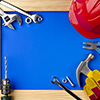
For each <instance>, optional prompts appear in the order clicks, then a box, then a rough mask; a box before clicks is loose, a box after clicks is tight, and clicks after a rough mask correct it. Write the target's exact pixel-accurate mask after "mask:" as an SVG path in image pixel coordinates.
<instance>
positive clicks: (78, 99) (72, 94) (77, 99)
mask: <svg viewBox="0 0 100 100" xmlns="http://www.w3.org/2000/svg"><path fill="white" fill-rule="evenodd" d="M58 85H59V86H60V87H61V88H62V89H64V90H65V91H66V92H67V93H69V94H70V95H71V96H73V97H74V98H75V99H76V100H82V99H81V98H79V97H78V96H77V95H76V94H74V93H73V92H71V91H70V90H69V89H68V88H66V87H65V86H64V85H63V84H61V83H59V84H58Z"/></svg>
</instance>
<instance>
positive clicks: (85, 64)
mask: <svg viewBox="0 0 100 100" xmlns="http://www.w3.org/2000/svg"><path fill="white" fill-rule="evenodd" d="M93 58H94V55H92V54H91V53H89V54H88V56H87V58H86V59H85V60H84V61H82V62H81V63H80V64H79V66H78V68H77V70H76V77H77V81H78V84H79V87H81V85H80V74H81V73H83V74H84V75H87V74H88V72H89V71H90V69H89V67H88V63H89V62H90V61H91V60H92V59H93Z"/></svg>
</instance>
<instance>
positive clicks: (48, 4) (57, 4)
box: [0, 0, 72, 11]
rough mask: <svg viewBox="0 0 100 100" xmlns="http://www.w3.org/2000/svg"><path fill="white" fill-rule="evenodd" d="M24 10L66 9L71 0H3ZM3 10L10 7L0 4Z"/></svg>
mask: <svg viewBox="0 0 100 100" xmlns="http://www.w3.org/2000/svg"><path fill="white" fill-rule="evenodd" d="M5 1H7V2H9V3H11V4H13V5H16V6H17V7H20V8H22V9H24V10H26V11H68V10H69V8H70V4H71V2H72V0H5ZM0 7H1V8H2V9H3V10H4V11H11V9H9V8H7V7H4V6H2V5H1V4H0Z"/></svg>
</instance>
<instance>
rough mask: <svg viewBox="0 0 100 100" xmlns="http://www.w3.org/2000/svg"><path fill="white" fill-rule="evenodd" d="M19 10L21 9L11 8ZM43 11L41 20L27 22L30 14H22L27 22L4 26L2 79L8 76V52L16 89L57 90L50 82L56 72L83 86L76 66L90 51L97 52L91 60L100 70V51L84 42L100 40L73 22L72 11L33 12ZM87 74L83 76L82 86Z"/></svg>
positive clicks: (10, 73) (12, 79)
mask: <svg viewBox="0 0 100 100" xmlns="http://www.w3.org/2000/svg"><path fill="white" fill-rule="evenodd" d="M7 13H17V12H7ZM30 13H37V14H40V15H41V16H42V17H43V18H44V20H43V22H41V23H39V24H35V23H32V24H29V25H28V24H26V23H25V18H26V16H24V15H21V14H19V13H17V14H19V15H21V17H22V19H23V24H22V26H20V25H19V24H18V22H15V23H14V24H13V25H14V26H15V28H16V30H11V29H9V28H8V27H4V26H2V79H3V78H4V56H7V58H8V60H7V63H8V78H9V79H10V80H11V84H12V89H34V90H38V89H39V90H40V89H41V90H56V89H60V87H58V86H57V85H53V84H51V83H50V81H51V80H52V76H56V77H57V78H59V80H60V81H62V79H63V78H65V77H66V76H69V77H70V79H71V80H72V81H73V83H74V84H75V87H72V86H71V85H70V83H69V82H68V83H66V84H65V86H66V87H67V88H69V89H72V90H80V89H82V88H79V86H78V83H77V80H76V68H77V67H78V65H79V63H80V62H81V61H82V60H84V59H86V57H87V55H88V53H92V54H94V55H95V59H93V60H92V61H91V62H90V63H89V67H90V69H91V70H94V69H98V70H100V55H98V53H97V52H96V51H94V50H93V51H92V50H91V51H90V50H86V49H83V48H82V46H83V42H89V41H90V42H98V41H100V38H97V39H87V38H85V37H83V36H82V35H80V34H79V33H78V32H77V31H76V30H75V29H74V28H73V27H72V25H71V23H70V21H69V19H68V12H30ZM85 78H86V76H84V75H82V76H81V83H82V86H84V85H85Z"/></svg>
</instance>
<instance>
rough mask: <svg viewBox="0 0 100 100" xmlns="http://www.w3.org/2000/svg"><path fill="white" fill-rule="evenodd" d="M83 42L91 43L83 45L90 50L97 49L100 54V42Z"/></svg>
mask: <svg viewBox="0 0 100 100" xmlns="http://www.w3.org/2000/svg"><path fill="white" fill-rule="evenodd" d="M83 44H86V45H90V46H83V48H85V49H89V50H96V51H97V52H98V53H99V54H100V48H99V46H100V42H98V43H92V42H83Z"/></svg>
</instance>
